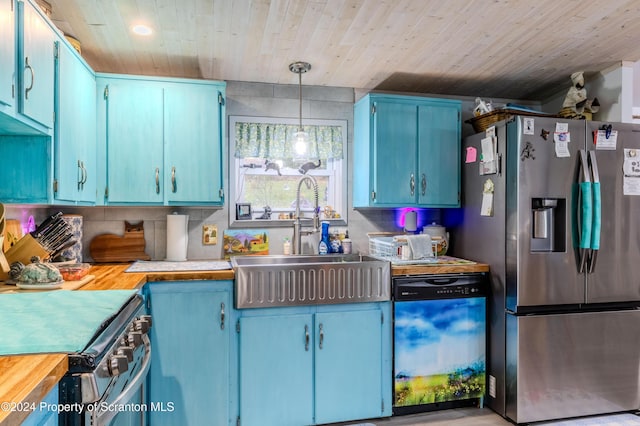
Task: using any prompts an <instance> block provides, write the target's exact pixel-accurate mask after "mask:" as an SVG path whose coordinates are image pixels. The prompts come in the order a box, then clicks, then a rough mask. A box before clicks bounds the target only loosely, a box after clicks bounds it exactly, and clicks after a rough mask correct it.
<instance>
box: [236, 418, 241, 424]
mask: <svg viewBox="0 0 640 426" xmlns="http://www.w3.org/2000/svg"><path fill="white" fill-rule="evenodd" d="M236 426H240V416H238V417H237V418H236Z"/></svg>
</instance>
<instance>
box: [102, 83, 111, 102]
mask: <svg viewBox="0 0 640 426" xmlns="http://www.w3.org/2000/svg"><path fill="white" fill-rule="evenodd" d="M102 97H103V99H104V100H105V101H106V100H107V99H108V98H109V85H106V86H105V87H104V93H103V96H102Z"/></svg>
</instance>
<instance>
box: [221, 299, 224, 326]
mask: <svg viewBox="0 0 640 426" xmlns="http://www.w3.org/2000/svg"><path fill="white" fill-rule="evenodd" d="M220 330H224V303H220Z"/></svg>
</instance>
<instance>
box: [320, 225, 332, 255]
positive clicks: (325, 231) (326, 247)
mask: <svg viewBox="0 0 640 426" xmlns="http://www.w3.org/2000/svg"><path fill="white" fill-rule="evenodd" d="M330 251H331V242H330V241H329V222H326V221H324V222H322V237H320V242H319V243H318V254H327V253H330Z"/></svg>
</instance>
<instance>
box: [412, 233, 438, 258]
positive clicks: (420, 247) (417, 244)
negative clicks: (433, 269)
mask: <svg viewBox="0 0 640 426" xmlns="http://www.w3.org/2000/svg"><path fill="white" fill-rule="evenodd" d="M407 243H408V244H409V248H410V249H411V256H412V259H413V260H417V259H425V258H428V257H433V249H432V248H431V236H430V235H428V234H419V235H407Z"/></svg>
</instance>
